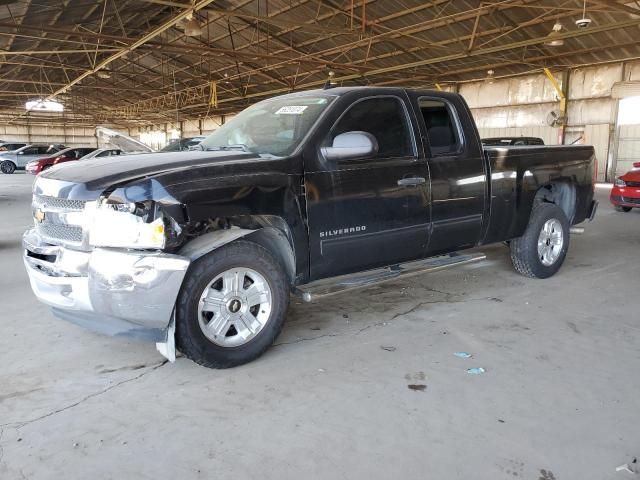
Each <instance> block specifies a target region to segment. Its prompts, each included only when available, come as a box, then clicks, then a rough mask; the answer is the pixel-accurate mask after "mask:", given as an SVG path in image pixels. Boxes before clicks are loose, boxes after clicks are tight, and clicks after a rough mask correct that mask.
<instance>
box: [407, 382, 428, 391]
mask: <svg viewBox="0 0 640 480" xmlns="http://www.w3.org/2000/svg"><path fill="white" fill-rule="evenodd" d="M407 388H408V389H409V390H413V391H414V392H424V391H425V390H426V389H427V386H426V385H424V384H418V383H412V384H409V385H407Z"/></svg>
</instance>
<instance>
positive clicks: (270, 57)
mask: <svg viewBox="0 0 640 480" xmlns="http://www.w3.org/2000/svg"><path fill="white" fill-rule="evenodd" d="M585 6H586V15H585V16H586V17H587V18H589V19H590V20H591V23H590V25H589V27H588V28H578V26H577V25H576V23H575V21H576V20H578V19H580V18H582V17H583V8H584V7H585ZM557 23H559V24H561V25H562V28H561V29H560V30H559V32H558V33H557V38H556V40H563V44H562V45H559V46H549V45H547V44H545V42H546V41H547V40H548V34H549V33H550V32H551V31H552V29H553V27H554V25H555V24H557ZM639 33H640V6H639V5H638V3H637V2H629V1H625V0H620V1H615V0H608V1H607V0H587V1H586V2H583V0H492V1H482V2H481V1H477V0H476V1H472V0H433V1H428V2H427V1H424V0H399V1H389V0H194V1H193V2H192V1H188V0H171V1H169V0H104V1H93V0H74V1H73V2H56V4H53V2H40V1H37V0H3V1H1V2H0V111H3V112H4V113H5V117H4V118H5V119H6V118H7V117H6V115H9V117H10V115H24V113H21V112H24V102H25V101H26V100H30V99H34V98H56V99H57V100H59V101H61V102H62V103H63V104H64V105H65V107H66V112H68V115H70V116H73V115H75V116H83V117H85V118H91V119H92V120H95V121H119V122H124V123H138V122H141V121H142V122H147V121H152V120H156V121H157V120H170V119H174V120H175V118H176V111H177V112H178V113H179V115H181V116H189V117H191V118H196V117H198V116H202V115H206V114H225V113H231V112H234V111H237V110H239V109H241V108H242V107H244V106H245V105H247V104H249V103H251V102H254V101H256V100H257V99H260V98H264V97H266V96H269V95H274V94H279V93H286V92H290V91H295V90H300V89H306V88H316V87H319V86H322V85H323V84H324V83H325V82H327V80H328V78H329V75H330V72H333V81H334V82H335V83H338V84H342V85H358V84H359V85H367V84H375V85H388V86H407V87H426V88H434V86H435V85H436V84H438V86H442V85H446V84H447V83H455V82H462V81H469V80H473V79H481V78H484V77H486V76H487V75H488V74H487V72H488V71H489V70H493V72H494V73H493V75H495V76H496V77H500V76H505V75H513V74H519V73H524V72H527V71H534V70H540V69H541V68H542V67H549V68H552V69H559V68H567V67H571V66H576V65H585V64H594V63H603V62H609V61H614V60H622V59H628V58H638V57H640V42H638V41H637V38H638V34H639ZM547 43H548V42H547ZM7 112H9V113H7ZM11 112H13V113H11Z"/></svg>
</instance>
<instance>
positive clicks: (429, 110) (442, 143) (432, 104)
mask: <svg viewBox="0 0 640 480" xmlns="http://www.w3.org/2000/svg"><path fill="white" fill-rule="evenodd" d="M418 103H419V106H420V112H421V113H422V118H424V123H425V125H426V127H427V135H428V137H429V146H430V147H431V154H432V155H447V154H452V153H455V152H458V151H459V150H460V147H461V145H462V140H461V136H460V131H459V129H458V125H457V123H456V121H455V117H454V115H453V112H452V110H451V108H450V107H449V105H448V104H447V103H445V102H443V101H442V100H436V99H432V98H420V99H418Z"/></svg>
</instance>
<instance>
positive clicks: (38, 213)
mask: <svg viewBox="0 0 640 480" xmlns="http://www.w3.org/2000/svg"><path fill="white" fill-rule="evenodd" d="M44 216H45V215H44V212H43V211H42V210H40V209H39V208H38V209H36V211H35V213H34V214H33V218H35V219H36V221H37V222H38V223H42V222H44Z"/></svg>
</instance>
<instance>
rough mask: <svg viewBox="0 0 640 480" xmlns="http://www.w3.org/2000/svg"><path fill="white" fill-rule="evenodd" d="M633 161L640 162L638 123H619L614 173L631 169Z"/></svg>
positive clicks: (639, 129) (620, 173)
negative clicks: (616, 160) (616, 159)
mask: <svg viewBox="0 0 640 480" xmlns="http://www.w3.org/2000/svg"><path fill="white" fill-rule="evenodd" d="M639 116H640V114H639ZM633 162H640V125H621V126H620V136H619V137H618V162H617V165H616V175H622V174H624V173H625V172H627V171H629V170H631V168H632V164H633Z"/></svg>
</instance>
